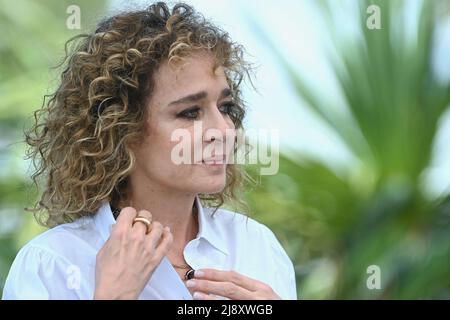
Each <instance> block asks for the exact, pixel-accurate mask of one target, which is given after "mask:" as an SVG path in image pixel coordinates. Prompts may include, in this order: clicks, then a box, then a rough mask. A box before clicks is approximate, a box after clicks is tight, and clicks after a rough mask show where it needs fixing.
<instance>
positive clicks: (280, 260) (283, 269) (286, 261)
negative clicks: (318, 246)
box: [261, 224, 297, 300]
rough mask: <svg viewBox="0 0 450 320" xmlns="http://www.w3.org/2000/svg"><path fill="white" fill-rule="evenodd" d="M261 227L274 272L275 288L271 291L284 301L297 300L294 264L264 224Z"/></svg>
mask: <svg viewBox="0 0 450 320" xmlns="http://www.w3.org/2000/svg"><path fill="white" fill-rule="evenodd" d="M261 226H262V230H263V233H264V235H265V238H266V240H267V241H268V244H269V248H270V252H271V255H270V256H269V259H270V261H271V262H272V264H273V269H274V272H275V278H276V287H275V288H273V289H274V291H275V292H276V293H277V294H278V295H279V296H280V297H281V298H282V299H284V300H297V285H296V278H295V268H294V264H293V263H292V261H291V259H290V258H289V256H288V254H287V253H286V251H285V250H284V248H283V246H282V245H281V244H280V242H279V241H278V239H277V238H276V236H275V235H274V233H273V232H272V230H270V229H269V228H268V227H267V226H265V225H264V224H261Z"/></svg>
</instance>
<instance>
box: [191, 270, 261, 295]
mask: <svg viewBox="0 0 450 320" xmlns="http://www.w3.org/2000/svg"><path fill="white" fill-rule="evenodd" d="M198 271H201V272H202V273H203V276H200V273H199V272H198ZM194 277H195V278H198V279H207V280H211V281H219V282H231V283H234V284H235V285H237V286H239V287H242V288H244V289H246V290H249V291H257V290H259V289H261V288H262V287H263V286H264V284H263V283H262V282H260V281H258V280H255V279H252V278H249V277H246V276H244V275H242V274H240V273H237V272H236V271H233V270H231V271H223V270H217V269H201V270H200V269H199V270H197V271H196V272H195V273H194Z"/></svg>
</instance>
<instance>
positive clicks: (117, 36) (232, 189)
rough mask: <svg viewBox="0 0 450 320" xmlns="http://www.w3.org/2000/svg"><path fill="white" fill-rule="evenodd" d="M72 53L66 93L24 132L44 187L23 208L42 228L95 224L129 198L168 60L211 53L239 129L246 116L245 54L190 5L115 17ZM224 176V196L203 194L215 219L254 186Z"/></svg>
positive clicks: (235, 168)
mask: <svg viewBox="0 0 450 320" xmlns="http://www.w3.org/2000/svg"><path fill="white" fill-rule="evenodd" d="M68 45H72V50H70V51H69V53H67V50H66V56H65V58H64V60H63V62H62V64H61V65H65V67H64V70H63V71H62V74H61V82H60V84H59V87H58V88H57V90H56V91H55V92H54V93H53V94H51V95H47V96H45V97H44V102H43V104H42V107H41V108H40V109H39V110H37V111H36V112H35V113H34V124H33V126H32V127H31V128H30V129H29V131H27V132H25V141H26V143H27V144H28V150H27V153H26V156H27V158H29V159H32V163H33V165H34V171H33V174H32V179H33V182H34V184H35V185H36V187H37V188H38V189H39V184H40V183H42V182H43V185H45V187H44V188H43V189H44V190H43V192H42V194H41V196H40V199H39V200H38V201H37V203H36V204H35V205H34V207H32V208H25V209H26V210H27V211H32V212H33V213H34V216H35V218H36V220H37V221H38V222H39V223H40V224H42V225H44V226H47V227H49V228H51V227H54V226H56V225H58V224H62V223H66V222H71V221H74V220H75V219H78V218H80V217H83V216H88V215H92V214H94V213H95V212H96V211H97V210H98V208H99V207H100V205H101V203H102V202H103V201H104V200H108V201H109V202H110V203H111V204H113V205H115V204H118V203H120V202H122V201H123V200H125V199H127V196H128V195H127V187H128V177H129V174H130V172H131V170H132V169H133V167H134V164H135V156H134V154H133V152H132V150H131V148H130V147H131V146H132V145H133V144H134V143H136V142H137V141H139V139H140V138H142V135H143V134H144V132H145V124H146V121H145V120H146V116H147V110H146V109H147V108H146V101H147V100H148V98H149V96H151V94H152V90H153V88H154V83H153V82H154V80H153V79H152V75H153V74H154V73H155V71H156V70H157V69H158V67H159V66H160V65H161V63H163V62H164V61H168V62H169V63H172V62H173V61H178V60H180V59H183V57H186V56H188V55H189V54H190V53H192V52H193V51H194V50H198V49H206V50H208V51H209V52H210V53H211V54H213V56H214V57H215V63H216V67H217V66H219V65H220V66H223V68H224V70H225V75H226V78H227V81H228V83H229V85H230V88H231V91H232V96H233V99H234V100H235V102H236V104H237V106H238V109H237V110H238V111H237V112H236V113H235V114H234V115H233V116H232V120H233V122H234V124H235V126H236V128H237V129H239V128H242V120H243V118H244V116H245V109H246V108H245V102H244V100H243V99H242V97H241V95H242V94H241V90H240V84H241V82H242V80H243V79H244V77H245V76H249V75H250V73H249V72H250V71H251V70H252V64H251V63H248V62H246V61H245V60H244V59H243V56H244V48H243V47H242V46H241V45H239V44H236V43H235V42H232V41H231V40H230V37H229V35H228V33H226V32H224V31H223V30H221V29H220V28H218V27H217V26H215V25H213V24H212V23H211V22H209V21H207V20H206V19H205V18H204V17H203V16H202V15H201V14H199V13H198V12H196V11H195V10H194V9H193V8H192V7H191V6H189V5H187V4H184V3H177V4H175V5H174V6H173V8H172V10H171V11H170V9H169V8H168V6H167V5H166V4H165V3H164V2H158V3H156V4H153V5H151V6H149V7H148V8H147V9H145V10H136V11H128V12H124V13H120V14H117V15H115V16H112V17H110V18H108V19H106V20H104V21H102V22H100V23H99V24H98V26H97V29H96V30H95V32H93V33H89V34H82V35H79V36H76V37H74V38H72V39H70V40H69V41H67V43H66V49H67V48H68ZM47 98H49V99H48V100H47V102H46V99H47ZM226 175H227V183H226V186H225V188H224V189H223V190H222V192H220V193H217V194H201V195H199V197H200V199H202V200H203V201H205V202H207V203H208V204H209V205H210V206H213V207H215V208H216V210H217V208H218V207H220V206H221V205H222V204H224V203H225V202H228V200H231V201H232V202H235V203H240V204H244V205H245V202H244V201H243V200H242V199H239V197H238V196H237V194H239V192H238V190H239V189H241V188H242V187H243V186H244V182H245V181H249V178H250V177H249V176H248V174H247V173H246V172H245V170H244V168H243V167H242V166H239V165H237V164H228V165H227V170H226ZM41 180H43V181H41ZM250 180H251V178H250Z"/></svg>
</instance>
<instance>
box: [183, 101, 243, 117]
mask: <svg viewBox="0 0 450 320" xmlns="http://www.w3.org/2000/svg"><path fill="white" fill-rule="evenodd" d="M200 110H201V109H200V107H197V106H195V107H192V108H188V109H186V110H183V111H181V112H180V113H178V114H177V116H176V117H177V118H182V119H186V120H196V119H198V117H199V113H200ZM219 110H220V112H222V113H223V114H225V115H227V116H229V117H230V118H232V119H234V117H235V115H236V114H237V112H238V110H239V108H238V106H237V105H236V104H235V103H234V102H226V103H224V104H223V105H221V106H220V107H219Z"/></svg>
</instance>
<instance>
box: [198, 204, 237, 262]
mask: <svg viewBox="0 0 450 320" xmlns="http://www.w3.org/2000/svg"><path fill="white" fill-rule="evenodd" d="M195 204H196V206H197V208H198V210H197V211H198V224H199V231H198V234H197V238H203V239H205V240H207V241H208V242H209V243H210V244H211V245H213V246H214V247H216V249H218V250H220V251H221V252H222V253H224V254H226V255H228V254H229V252H228V249H227V246H226V245H225V240H224V239H225V238H224V236H225V235H223V234H221V228H220V224H219V223H218V222H217V220H216V221H214V219H217V217H215V216H214V217H213V216H212V213H211V211H212V210H211V208H207V207H203V206H202V204H201V202H200V198H199V197H198V196H196V197H195Z"/></svg>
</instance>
